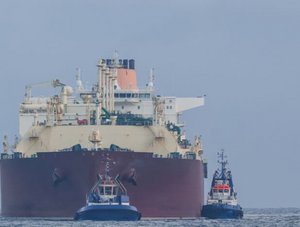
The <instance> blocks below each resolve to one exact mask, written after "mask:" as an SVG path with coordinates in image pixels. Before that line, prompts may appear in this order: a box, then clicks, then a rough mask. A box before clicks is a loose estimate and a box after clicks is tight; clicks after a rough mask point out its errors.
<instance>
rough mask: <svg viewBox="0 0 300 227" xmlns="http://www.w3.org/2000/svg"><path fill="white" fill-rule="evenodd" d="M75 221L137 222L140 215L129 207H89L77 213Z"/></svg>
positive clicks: (132, 207) (133, 208)
mask: <svg viewBox="0 0 300 227" xmlns="http://www.w3.org/2000/svg"><path fill="white" fill-rule="evenodd" d="M74 219H75V220H92V221H138V220H140V219H141V214H140V213H139V212H138V211H137V209H136V208H135V207H134V206H129V205H89V206H85V207H82V208H81V209H80V210H78V211H77V213H76V214H75V217H74Z"/></svg>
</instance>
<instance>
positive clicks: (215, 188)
mask: <svg viewBox="0 0 300 227" xmlns="http://www.w3.org/2000/svg"><path fill="white" fill-rule="evenodd" d="M218 156H219V159H220V160H219V161H218V163H220V165H221V170H216V171H215V173H214V176H213V180H212V184H211V189H210V192H209V193H208V199H207V205H204V206H203V208H202V213H201V215H202V217H206V218H210V219H218V218H220V219H239V218H242V217H243V210H242V207H241V206H240V205H239V204H238V202H237V197H236V195H237V193H236V192H235V191H234V188H233V181H232V175H231V171H230V170H227V168H226V165H227V164H228V161H227V160H225V158H226V157H225V155H224V151H223V150H222V152H221V153H218Z"/></svg>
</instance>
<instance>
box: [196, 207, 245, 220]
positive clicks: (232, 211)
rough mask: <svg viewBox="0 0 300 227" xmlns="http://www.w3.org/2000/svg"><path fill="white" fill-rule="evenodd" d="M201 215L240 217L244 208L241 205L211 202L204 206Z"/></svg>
mask: <svg viewBox="0 0 300 227" xmlns="http://www.w3.org/2000/svg"><path fill="white" fill-rule="evenodd" d="M201 215H202V216H203V217H206V218H210V219H239V218H242V217H243V210H242V208H241V207H240V206H239V205H237V206H233V205H227V204H210V205H205V206H203V209H202V214H201Z"/></svg>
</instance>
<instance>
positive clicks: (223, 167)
mask: <svg viewBox="0 0 300 227" xmlns="http://www.w3.org/2000/svg"><path fill="white" fill-rule="evenodd" d="M224 153H225V151H224V149H221V152H218V156H219V160H218V163H220V164H221V174H222V175H223V174H225V173H226V165H227V164H228V161H227V160H225V159H226V158H227V156H226V155H225V154H224Z"/></svg>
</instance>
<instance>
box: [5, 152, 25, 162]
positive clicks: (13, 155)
mask: <svg viewBox="0 0 300 227" xmlns="http://www.w3.org/2000/svg"><path fill="white" fill-rule="evenodd" d="M18 158H23V154H22V153H21V152H13V153H11V154H9V153H5V152H4V153H1V155H0V159H1V160H2V159H3V160H4V159H18Z"/></svg>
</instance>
